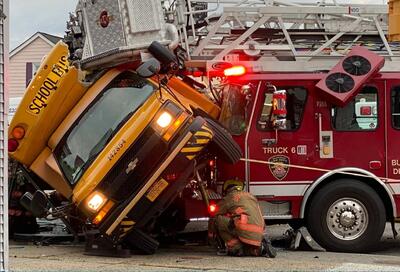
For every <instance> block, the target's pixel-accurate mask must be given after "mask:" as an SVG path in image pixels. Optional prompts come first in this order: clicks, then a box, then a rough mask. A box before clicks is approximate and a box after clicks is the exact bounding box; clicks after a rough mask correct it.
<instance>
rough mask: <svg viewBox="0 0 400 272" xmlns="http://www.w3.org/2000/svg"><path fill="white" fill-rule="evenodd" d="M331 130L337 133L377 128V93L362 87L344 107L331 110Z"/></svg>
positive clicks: (372, 88) (374, 90)
mask: <svg viewBox="0 0 400 272" xmlns="http://www.w3.org/2000/svg"><path fill="white" fill-rule="evenodd" d="M332 123H333V128H334V129H336V130H338V131H366V130H375V129H376V127H377V126H378V91H377V89H376V88H375V87H371V86H367V87H364V88H363V89H362V90H361V92H360V93H359V94H357V95H356V97H355V98H354V99H353V100H351V101H350V102H349V103H347V104H346V106H344V107H333V108H332Z"/></svg>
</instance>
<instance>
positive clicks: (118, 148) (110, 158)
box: [107, 140, 126, 161]
mask: <svg viewBox="0 0 400 272" xmlns="http://www.w3.org/2000/svg"><path fill="white" fill-rule="evenodd" d="M125 143H126V142H125V140H121V141H120V142H119V143H118V144H117V146H116V147H114V149H113V150H112V151H111V152H110V154H109V155H108V157H107V158H108V160H109V161H111V160H112V159H113V158H114V157H115V155H117V153H118V152H119V151H120V150H121V149H122V147H123V146H124V144H125Z"/></svg>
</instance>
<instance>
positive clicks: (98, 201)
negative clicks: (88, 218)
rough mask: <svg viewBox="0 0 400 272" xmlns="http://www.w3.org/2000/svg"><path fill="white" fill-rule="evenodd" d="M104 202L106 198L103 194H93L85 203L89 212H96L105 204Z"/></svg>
mask: <svg viewBox="0 0 400 272" xmlns="http://www.w3.org/2000/svg"><path fill="white" fill-rule="evenodd" d="M106 200H107V198H106V197H105V196H104V195H103V194H101V193H99V192H95V193H94V194H92V196H91V197H90V198H89V200H88V201H87V203H86V206H87V207H88V208H89V209H90V210H91V211H98V210H99V209H100V207H101V206H102V205H103V204H104V203H105V202H106Z"/></svg>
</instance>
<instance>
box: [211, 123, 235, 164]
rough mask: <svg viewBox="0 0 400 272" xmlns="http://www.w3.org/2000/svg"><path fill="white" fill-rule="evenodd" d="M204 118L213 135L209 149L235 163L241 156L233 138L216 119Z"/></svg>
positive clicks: (225, 159)
mask: <svg viewBox="0 0 400 272" xmlns="http://www.w3.org/2000/svg"><path fill="white" fill-rule="evenodd" d="M204 119H205V120H206V122H207V124H208V126H209V127H210V128H211V129H212V131H213V132H214V137H213V140H212V142H211V144H210V149H211V151H213V153H215V154H216V155H217V156H219V157H220V158H221V159H222V160H224V161H226V162H228V163H231V164H235V163H237V162H238V161H239V160H240V158H242V150H241V149H240V146H239V145H238V144H237V143H236V142H235V140H233V138H232V136H231V134H230V133H229V132H228V131H227V130H226V129H225V128H223V127H222V126H221V125H220V124H219V123H218V122H217V121H214V120H212V119H210V118H204Z"/></svg>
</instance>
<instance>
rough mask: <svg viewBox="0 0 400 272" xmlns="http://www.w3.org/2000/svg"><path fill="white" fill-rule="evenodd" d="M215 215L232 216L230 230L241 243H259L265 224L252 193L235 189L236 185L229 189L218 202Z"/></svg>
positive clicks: (258, 244) (257, 244) (255, 244)
mask: <svg viewBox="0 0 400 272" xmlns="http://www.w3.org/2000/svg"><path fill="white" fill-rule="evenodd" d="M216 215H217V216H227V217H230V218H232V220H233V224H234V230H232V231H234V232H235V234H236V235H235V236H236V237H237V238H238V239H239V240H240V241H241V242H242V243H244V244H248V245H252V246H260V245H261V241H262V239H263V232H264V226H265V225H264V219H263V217H262V214H261V210H260V207H259V206H258V201H257V199H256V198H255V197H254V196H253V195H251V194H250V193H248V192H243V191H241V190H237V188H236V187H233V188H231V189H229V190H228V194H227V195H226V196H225V197H224V199H223V200H221V202H220V203H219V211H218V212H217V214H216ZM217 221H218V220H217ZM225 242H228V241H225ZM228 244H229V243H228Z"/></svg>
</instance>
